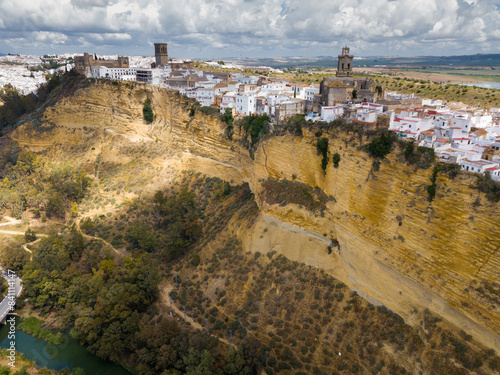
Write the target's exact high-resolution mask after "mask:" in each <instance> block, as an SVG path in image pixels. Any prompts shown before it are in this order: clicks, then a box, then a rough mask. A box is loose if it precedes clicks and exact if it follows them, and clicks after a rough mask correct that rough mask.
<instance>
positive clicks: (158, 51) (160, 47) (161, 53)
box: [155, 43, 168, 68]
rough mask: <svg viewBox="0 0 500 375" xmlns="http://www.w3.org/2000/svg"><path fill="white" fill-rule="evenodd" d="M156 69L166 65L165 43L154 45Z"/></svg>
mask: <svg viewBox="0 0 500 375" xmlns="http://www.w3.org/2000/svg"><path fill="white" fill-rule="evenodd" d="M155 58H156V67H157V68H159V67H160V66H167V65H168V52H167V43H155Z"/></svg>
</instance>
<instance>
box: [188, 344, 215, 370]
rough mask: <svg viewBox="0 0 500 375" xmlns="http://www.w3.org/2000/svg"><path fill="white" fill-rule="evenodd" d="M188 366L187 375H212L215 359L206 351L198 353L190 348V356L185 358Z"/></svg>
mask: <svg viewBox="0 0 500 375" xmlns="http://www.w3.org/2000/svg"><path fill="white" fill-rule="evenodd" d="M183 361H184V365H185V366H186V375H212V374H213V368H214V359H213V357H212V355H211V354H210V352H209V351H208V350H206V349H204V350H202V351H198V350H196V349H194V348H190V349H189V352H188V355H187V356H186V357H184V358H183Z"/></svg>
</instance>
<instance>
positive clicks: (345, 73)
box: [335, 46, 354, 77]
mask: <svg viewBox="0 0 500 375" xmlns="http://www.w3.org/2000/svg"><path fill="white" fill-rule="evenodd" d="M353 59H354V56H353V55H349V47H347V46H346V47H343V48H342V54H340V55H339V65H338V67H337V73H336V74H335V75H336V76H337V77H352V60H353Z"/></svg>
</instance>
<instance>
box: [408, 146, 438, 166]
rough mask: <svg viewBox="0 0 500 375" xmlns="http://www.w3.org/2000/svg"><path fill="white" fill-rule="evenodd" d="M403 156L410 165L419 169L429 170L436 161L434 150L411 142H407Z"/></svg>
mask: <svg viewBox="0 0 500 375" xmlns="http://www.w3.org/2000/svg"><path fill="white" fill-rule="evenodd" d="M401 156H402V157H403V158H404V160H405V161H406V162H407V163H408V164H412V165H415V166H417V167H418V168H422V169H427V168H429V167H430V166H431V165H432V164H434V161H435V160H436V155H435V153H434V149H432V148H428V147H422V146H418V147H416V148H415V144H414V143H413V142H411V141H409V142H407V144H406V147H405V149H404V151H403V152H402V153H401Z"/></svg>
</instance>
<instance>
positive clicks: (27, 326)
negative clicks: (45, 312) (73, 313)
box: [17, 317, 63, 345]
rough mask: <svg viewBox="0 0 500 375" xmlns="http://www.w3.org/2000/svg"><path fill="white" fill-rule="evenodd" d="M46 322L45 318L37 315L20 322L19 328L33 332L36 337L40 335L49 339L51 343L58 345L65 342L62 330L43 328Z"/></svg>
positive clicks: (44, 338)
mask: <svg viewBox="0 0 500 375" xmlns="http://www.w3.org/2000/svg"><path fill="white" fill-rule="evenodd" d="M43 323H44V321H43V320H40V319H37V318H35V317H30V318H26V319H24V320H23V322H22V323H20V324H19V325H18V326H17V328H19V329H21V330H23V331H26V332H28V333H31V334H32V335H33V336H34V337H38V338H40V339H43V340H45V341H47V342H48V343H49V344H52V345H57V344H61V343H62V342H63V337H62V334H61V332H57V333H54V331H52V330H50V329H45V328H42V327H41V325H42V324H43Z"/></svg>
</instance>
